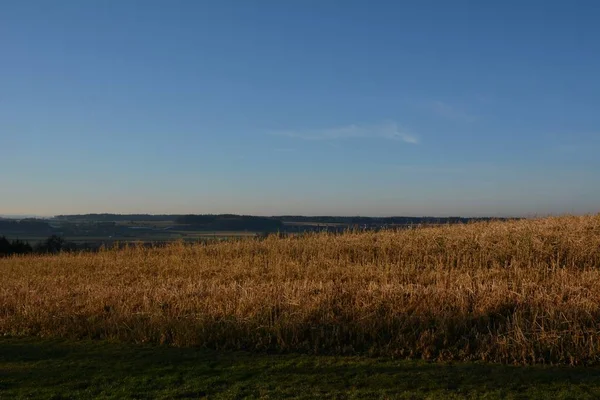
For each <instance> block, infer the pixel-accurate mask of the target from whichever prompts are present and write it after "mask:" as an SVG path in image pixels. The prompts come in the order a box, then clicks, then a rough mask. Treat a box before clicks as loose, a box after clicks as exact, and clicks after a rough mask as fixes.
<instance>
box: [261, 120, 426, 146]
mask: <svg viewBox="0 0 600 400" xmlns="http://www.w3.org/2000/svg"><path fill="white" fill-rule="evenodd" d="M272 134H273V135H277V136H285V137H289V138H295V139H301V140H315V141H334V140H342V139H352V138H363V139H369V138H371V139H387V140H395V141H400V142H404V143H409V144H418V143H419V137H418V136H417V135H414V134H412V133H409V132H407V131H405V130H403V129H400V128H399V127H398V124H396V123H395V122H385V123H382V124H378V125H347V126H340V127H336V128H327V129H312V130H289V131H279V132H272Z"/></svg>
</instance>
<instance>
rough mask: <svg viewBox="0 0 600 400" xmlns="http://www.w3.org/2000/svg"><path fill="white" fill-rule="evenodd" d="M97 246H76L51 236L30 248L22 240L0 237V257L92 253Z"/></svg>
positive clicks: (86, 244)
mask: <svg viewBox="0 0 600 400" xmlns="http://www.w3.org/2000/svg"><path fill="white" fill-rule="evenodd" d="M99 247H100V246H99V245H94V244H89V243H83V244H76V243H74V242H68V241H66V240H65V239H64V238H63V237H61V236H57V235H51V236H49V237H48V238H47V239H46V240H44V241H43V242H40V243H37V244H36V245H34V246H32V245H31V244H29V243H28V242H25V241H23V240H19V239H14V240H8V239H7V238H6V237H4V236H0V257H4V256H11V255H13V254H31V253H36V254H48V253H50V254H56V253H60V252H64V251H68V252H71V251H93V250H97V249H99Z"/></svg>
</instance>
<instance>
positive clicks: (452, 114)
mask: <svg viewBox="0 0 600 400" xmlns="http://www.w3.org/2000/svg"><path fill="white" fill-rule="evenodd" d="M431 108H432V110H433V112H434V113H436V114H437V115H439V116H440V117H444V118H448V119H453V120H456V121H462V122H474V121H476V120H477V116H475V115H473V114H470V113H469V112H467V111H465V110H464V109H462V108H459V107H456V106H452V105H450V104H448V103H444V102H443V101H434V102H432V103H431Z"/></svg>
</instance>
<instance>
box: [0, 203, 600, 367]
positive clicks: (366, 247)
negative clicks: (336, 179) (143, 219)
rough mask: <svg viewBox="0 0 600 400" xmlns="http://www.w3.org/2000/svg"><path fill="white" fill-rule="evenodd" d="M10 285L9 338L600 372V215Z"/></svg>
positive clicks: (56, 263) (315, 239)
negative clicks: (585, 367) (577, 367)
mask: <svg viewBox="0 0 600 400" xmlns="http://www.w3.org/2000/svg"><path fill="white" fill-rule="evenodd" d="M0 276H1V280H0V335H8V336H42V337H62V338H91V339H110V340H118V341H124V342H135V343H163V344H170V345H175V346H202V347H208V348H213V349H229V350H250V351H275V352H290V351H292V352H303V353H310V354H361V355H378V356H394V357H402V358H404V357H406V358H423V359H431V360H444V361H448V360H486V361H497V362H506V363H518V364H532V363H561V364H598V363H599V361H600V215H596V216H582V217H552V218H543V219H532V220H517V221H510V222H485V223H473V224H466V225H448V226H442V227H431V228H420V229H412V230H401V231H380V232H348V233H345V234H342V235H334V234H326V233H317V234H311V235H306V236H302V237H278V236H276V235H273V236H271V237H268V238H266V239H241V240H236V241H228V242H214V243H205V244H194V245H189V244H184V243H173V244H171V245H168V246H166V247H159V248H146V247H143V246H137V247H136V246H131V247H128V248H126V249H114V250H113V249H108V250H103V251H101V252H99V253H62V254H59V255H48V256H13V257H9V258H3V259H0Z"/></svg>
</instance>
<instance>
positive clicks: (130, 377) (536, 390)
mask: <svg viewBox="0 0 600 400" xmlns="http://www.w3.org/2000/svg"><path fill="white" fill-rule="evenodd" d="M203 397H207V398H216V399H219V398H222V399H231V398H305V399H308V398H336V399H345V398H406V399H419V398H428V399H438V398H439V399H448V398H485V399H511V398H514V399H522V398H552V399H561V398H564V399H567V398H568V399H573V398H582V399H586V398H589V399H596V398H600V369H599V368H595V367H588V368H585V367H547V366H546V367H544V366H527V367H523V366H520V367H517V366H507V365H493V364H484V363H452V364H451V363H427V362H425V361H406V360H401V361H399V360H392V359H381V358H362V357H333V356H308V355H267V354H256V353H247V352H216V351H210V350H202V349H197V348H196V349H194V348H173V347H168V346H148V345H127V344H118V343H109V342H103V341H65V340H44V339H32V338H25V339H23V338H19V339H15V338H13V339H9V338H0V398H1V399H13V398H46V399H47V398H54V399H59V398H114V399H122V398H203Z"/></svg>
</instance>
